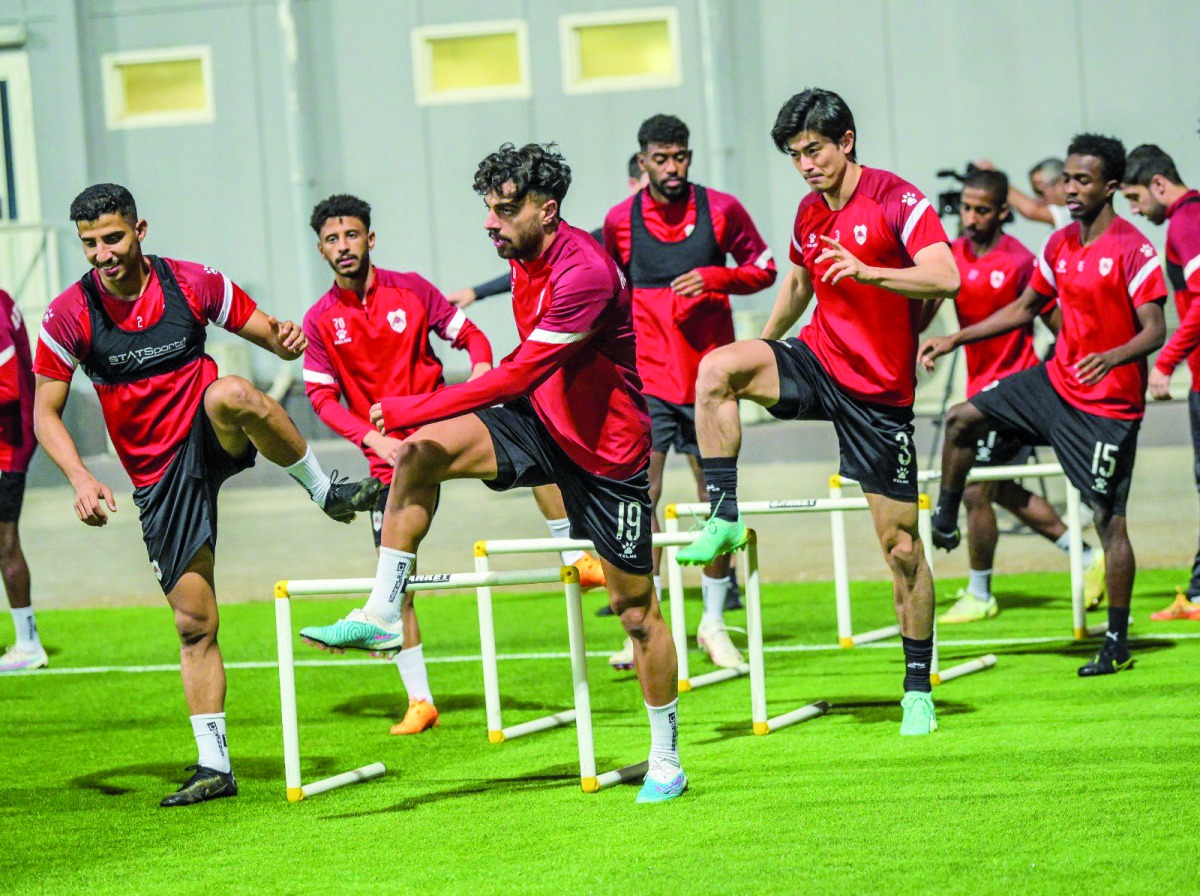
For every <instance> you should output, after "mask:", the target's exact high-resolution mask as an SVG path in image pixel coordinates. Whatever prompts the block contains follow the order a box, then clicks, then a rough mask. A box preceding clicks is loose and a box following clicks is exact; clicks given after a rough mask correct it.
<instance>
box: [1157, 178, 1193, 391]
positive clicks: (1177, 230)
mask: <svg viewBox="0 0 1200 896" xmlns="http://www.w3.org/2000/svg"><path fill="white" fill-rule="evenodd" d="M1167 274H1168V276H1169V277H1170V280H1171V288H1172V289H1174V290H1175V306H1176V308H1178V309H1179V329H1177V330H1176V331H1175V332H1174V334H1172V336H1171V338H1170V339H1169V340H1168V341H1167V344H1166V345H1165V346H1163V350H1162V351H1161V352H1159V353H1158V359H1157V360H1156V361H1155V362H1154V366H1155V367H1156V368H1158V370H1159V371H1160V372H1161V373H1165V374H1166V375H1167V376H1170V375H1171V374H1172V373H1174V371H1175V368H1176V367H1178V366H1179V364H1180V362H1181V361H1183V359H1184V358H1187V362H1188V367H1189V368H1191V371H1192V391H1193V392H1200V352H1198V351H1196V348H1197V347H1200V191H1196V190H1188V191H1187V192H1186V193H1185V194H1184V195H1182V196H1180V197H1179V198H1178V199H1176V200H1175V201H1174V202H1172V203H1171V206H1170V208H1168V209H1167Z"/></svg>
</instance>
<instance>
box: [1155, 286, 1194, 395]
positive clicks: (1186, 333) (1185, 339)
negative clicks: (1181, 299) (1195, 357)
mask: <svg viewBox="0 0 1200 896" xmlns="http://www.w3.org/2000/svg"><path fill="white" fill-rule="evenodd" d="M1186 307H1187V311H1186V312H1185V313H1184V315H1183V317H1181V318H1180V320H1179V329H1177V330H1176V331H1175V332H1174V333H1173V334H1172V335H1171V338H1170V339H1168V340H1167V344H1166V345H1164V346H1163V350H1162V351H1161V352H1159V353H1158V358H1157V359H1156V360H1155V362H1154V367H1155V368H1156V369H1157V370H1158V371H1159V372H1160V373H1165V374H1166V375H1167V376H1170V375H1171V374H1172V373H1174V372H1175V368H1176V367H1178V366H1179V365H1180V364H1182V363H1183V360H1184V358H1186V357H1187V356H1188V355H1190V354H1191V353H1192V352H1194V351H1195V350H1196V349H1197V348H1200V292H1198V293H1189V295H1188V297H1187V305H1186Z"/></svg>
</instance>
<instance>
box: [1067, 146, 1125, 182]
mask: <svg viewBox="0 0 1200 896" xmlns="http://www.w3.org/2000/svg"><path fill="white" fill-rule="evenodd" d="M1067 155H1069V156H1092V157H1093V158H1097V159H1099V160H1100V173H1101V174H1102V175H1104V179H1105V180H1106V181H1109V180H1115V181H1116V182H1117V183H1120V182H1121V181H1122V180H1124V178H1125V144H1124V143H1122V142H1121V141H1120V140H1118V139H1117V138H1116V137H1105V136H1104V135H1103V134H1076V135H1075V136H1074V137H1072V138H1071V145H1070V146H1068V147H1067Z"/></svg>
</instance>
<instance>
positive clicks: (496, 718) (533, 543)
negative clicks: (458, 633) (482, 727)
mask: <svg viewBox="0 0 1200 896" xmlns="http://www.w3.org/2000/svg"><path fill="white" fill-rule="evenodd" d="M695 538H696V536H695V535H694V534H691V533H687V532H678V531H676V532H674V533H669V532H657V533H655V534H654V535H653V536H652V543H653V545H654V547H656V548H663V549H664V550H666V551H669V552H671V556H674V552H675V551H677V550H678V549H679V548H680V547H682V546H683V545H688V544H691V543H692V542H693V541H694V540H695ZM594 550H595V545H594V544H593V543H592V542H591V541H588V540H585V539H580V538H507V539H489V540H486V541H477V542H475V571H476V572H477V573H481V574H482V573H487V572H489V571H490V570H491V559H490V558H491V557H494V556H499V555H513V554H543V553H547V554H548V553H558V552H561V551H594ZM681 581H682V580H681ZM747 587H749V586H747ZM668 598H669V602H668V604H667V607H668V611H669V613H668V614H669V615H670V617H671V639H672V640H673V641H674V642H675V654H676V656H677V658H678V659H677V662H678V666H679V690H680V691H681V692H686V691H691V690H695V689H696V688H702V687H706V686H707V685H710V684H716V683H718V682H721V681H729V680H730V679H733V678H741V677H743V676H745V675H749V674H750V666H749V665H748V664H742V665H740V666H736V667H734V668H729V669H717V670H715V671H713V672H707V673H705V674H703V675H698V676H696V677H695V678H690V677H689V676H688V659H687V651H688V630H687V623H686V620H685V616H684V608H683V588H682V587H680V588H678V589H669V590H668ZM478 599H479V640H480V648H481V653H482V656H483V669H484V672H483V680H484V703H485V706H486V707H487V717H488V737H489V738H490V739H491V740H492V742H493V743H502V742H503V741H505V740H511V739H512V738H513V737H519V736H520V734H521V733H528V732H525V731H519V732H518V733H517V734H513V733H512V731H513V730H514V729H510V728H504V727H503V725H502V720H501V715H500V686H499V683H498V680H497V672H496V640H495V628H494V625H493V620H492V595H491V589H490V588H488V587H486V586H483V587H480V588H479V589H478ZM569 722H570V720H569V719H568V720H566V721H563V722H562V723H561V724H569ZM521 727H522V726H515V729H520V728H521ZM545 727H553V725H552V724H550V723H547V724H546V725H545ZM535 730H540V729H535Z"/></svg>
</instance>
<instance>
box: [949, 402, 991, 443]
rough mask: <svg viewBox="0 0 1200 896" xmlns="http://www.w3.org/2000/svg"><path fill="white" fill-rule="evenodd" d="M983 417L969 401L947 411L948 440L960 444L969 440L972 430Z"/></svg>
mask: <svg viewBox="0 0 1200 896" xmlns="http://www.w3.org/2000/svg"><path fill="white" fill-rule="evenodd" d="M982 419H983V417H982V415H981V414H980V413H979V411H978V410H976V408H975V406H974V405H973V404H971V403H970V402H969V401H964V402H962V403H961V404H956V405H954V407H952V408H950V410H948V411H946V438H947V439H948V440H950V441H952V442H955V443H959V442H961V441H962V440H969V439H970V437H971V432H972V429H973V428H974V427H975V426H976V425H977V424H978V423H979V421H980V420H982Z"/></svg>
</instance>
